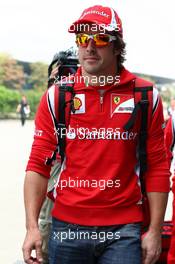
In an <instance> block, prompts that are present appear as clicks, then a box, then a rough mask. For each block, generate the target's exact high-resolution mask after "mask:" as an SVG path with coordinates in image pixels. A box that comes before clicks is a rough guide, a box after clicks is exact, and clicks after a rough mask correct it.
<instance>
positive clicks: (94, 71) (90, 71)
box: [84, 65, 100, 75]
mask: <svg viewBox="0 0 175 264" xmlns="http://www.w3.org/2000/svg"><path fill="white" fill-rule="evenodd" d="M84 69H85V71H86V72H87V73H88V74H92V75H95V74H97V73H99V71H100V69H99V67H98V66H93V65H88V66H86V67H84Z"/></svg>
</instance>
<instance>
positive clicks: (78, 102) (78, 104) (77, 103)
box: [74, 97, 82, 110]
mask: <svg viewBox="0 0 175 264" xmlns="http://www.w3.org/2000/svg"><path fill="white" fill-rule="evenodd" d="M81 106H82V101H81V99H80V98H78V97H75V98H74V108H75V110H79V109H80V107H81Z"/></svg>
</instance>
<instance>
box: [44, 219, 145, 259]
mask: <svg viewBox="0 0 175 264" xmlns="http://www.w3.org/2000/svg"><path fill="white" fill-rule="evenodd" d="M49 264H141V225H140V223H133V224H125V225H115V226H101V227H100V226H99V227H97V226H93V227H91V226H80V225H76V224H70V223H65V222H62V221H59V220H57V219H55V218H53V219H52V228H51V234H50V238H49Z"/></svg>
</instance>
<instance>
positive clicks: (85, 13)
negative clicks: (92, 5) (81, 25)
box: [80, 10, 109, 19]
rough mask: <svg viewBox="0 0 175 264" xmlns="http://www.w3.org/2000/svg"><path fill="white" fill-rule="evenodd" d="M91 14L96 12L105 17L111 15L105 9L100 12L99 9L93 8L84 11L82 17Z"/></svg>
mask: <svg viewBox="0 0 175 264" xmlns="http://www.w3.org/2000/svg"><path fill="white" fill-rule="evenodd" d="M89 14H96V15H100V16H103V17H107V18H108V17H109V15H108V14H106V13H105V12H104V11H101V12H99V11H96V10H91V11H87V12H84V13H83V14H82V16H81V17H80V18H81V19H82V18H84V17H85V16H86V15H89Z"/></svg>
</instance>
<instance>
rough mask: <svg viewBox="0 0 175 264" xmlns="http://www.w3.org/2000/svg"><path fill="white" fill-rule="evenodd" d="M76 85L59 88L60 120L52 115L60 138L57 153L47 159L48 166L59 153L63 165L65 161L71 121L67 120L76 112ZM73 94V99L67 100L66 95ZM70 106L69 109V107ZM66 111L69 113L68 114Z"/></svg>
mask: <svg viewBox="0 0 175 264" xmlns="http://www.w3.org/2000/svg"><path fill="white" fill-rule="evenodd" d="M73 86H74V83H71V86H70V85H67V84H64V85H61V86H59V87H58V89H59V93H58V94H59V98H58V120H57V119H56V117H55V116H54V115H53V114H52V116H53V117H54V124H55V128H56V133H57V136H58V144H57V146H56V149H55V151H54V152H53V155H52V157H51V158H47V160H46V164H47V165H50V164H51V163H52V162H53V161H54V160H55V159H56V155H57V153H59V155H60V157H61V163H63V161H64V157H65V146H66V128H67V126H68V123H69V120H66V118H67V117H68V116H70V114H71V112H73V113H74V112H75V108H74V101H73V99H74V96H75V93H74V89H73ZM67 92H69V93H71V97H70V99H69V100H66V93H67ZM68 106H69V107H68ZM66 111H69V112H68V113H67V114H66Z"/></svg>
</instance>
